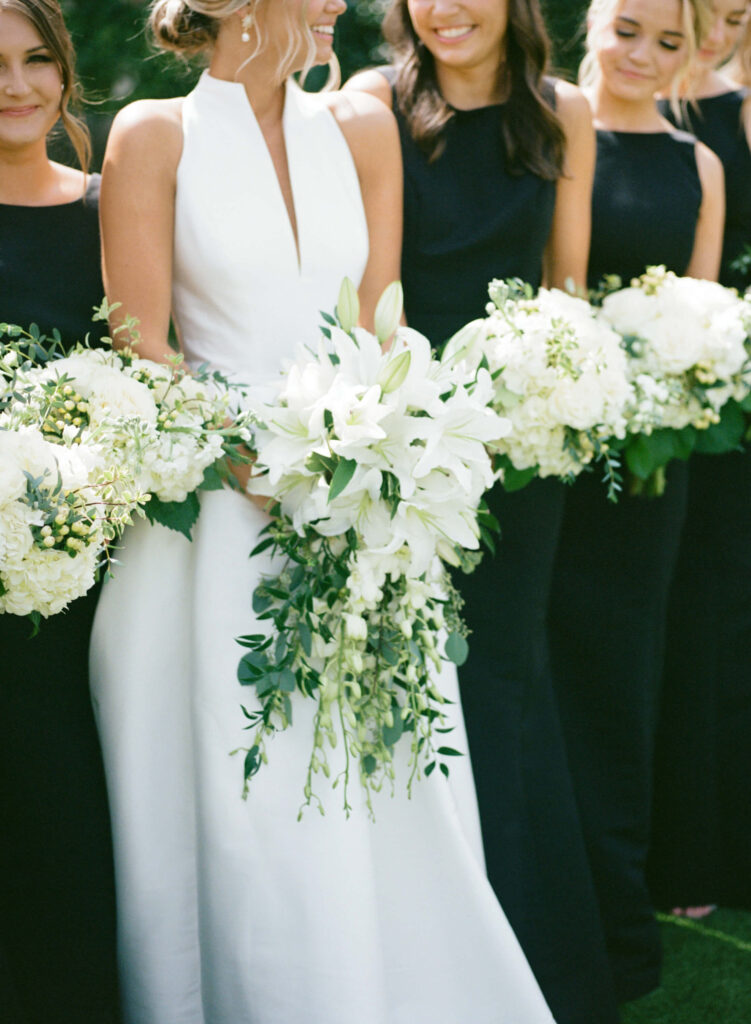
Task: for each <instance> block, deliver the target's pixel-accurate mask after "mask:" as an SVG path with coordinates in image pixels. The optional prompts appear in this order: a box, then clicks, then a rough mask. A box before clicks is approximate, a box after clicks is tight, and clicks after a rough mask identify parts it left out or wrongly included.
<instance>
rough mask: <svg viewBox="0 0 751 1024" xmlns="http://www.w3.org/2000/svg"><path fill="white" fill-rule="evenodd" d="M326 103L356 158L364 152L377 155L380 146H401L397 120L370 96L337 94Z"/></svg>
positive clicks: (354, 93) (330, 94)
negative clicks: (358, 152)
mask: <svg viewBox="0 0 751 1024" xmlns="http://www.w3.org/2000/svg"><path fill="white" fill-rule="evenodd" d="M326 103H327V105H328V107H329V109H330V110H331V112H332V114H333V115H334V117H335V118H336V121H337V123H338V125H339V127H340V128H341V130H342V132H343V134H344V137H345V139H346V140H347V142H348V143H349V146H350V148H351V149H352V152H353V154H355V156H356V155H357V151H361V150H362V149H363V148H366V149H368V150H371V151H374V152H377V150H378V147H380V146H384V147H387V148H388V147H390V146H392V145H397V146H398V144H399V133H398V130H397V127H396V118H395V117H394V115H393V114H392V112H391V111H390V110H389V109H388V108H387V107H386V106H385V105H384V104H383V103H382V102H381V101H380V100H378V99H376V98H375V97H374V96H372V95H370V94H369V93H366V92H359V91H357V90H355V89H352V90H347V91H340V92H333V93H329V94H328V95H327V96H326Z"/></svg>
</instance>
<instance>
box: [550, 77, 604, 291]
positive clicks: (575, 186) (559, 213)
mask: <svg viewBox="0 0 751 1024" xmlns="http://www.w3.org/2000/svg"><path fill="white" fill-rule="evenodd" d="M556 102H557V110H558V116H559V118H560V120H561V123H562V125H563V129H564V131H565V133H566V158H565V165H564V173H563V175H562V176H561V177H560V178H559V179H558V184H557V187H556V199H555V211H554V213H553V224H552V228H551V231H550V237H549V238H548V244H547V248H546V250H545V284H546V285H547V286H548V287H549V288H565V287H566V285H567V283H568V282H570V281H573V283H574V285H575V286H576V288H577V289H586V287H587V263H588V262H589V243H590V236H591V231H592V182H593V180H594V173H595V134H594V129H593V127H592V114H591V111H590V108H589V104H588V103H587V100H586V99H585V97H584V95H583V93H582V92H580V90H579V89H577V87H576V86H574V85H570V84H569V83H568V82H561V81H559V82H556Z"/></svg>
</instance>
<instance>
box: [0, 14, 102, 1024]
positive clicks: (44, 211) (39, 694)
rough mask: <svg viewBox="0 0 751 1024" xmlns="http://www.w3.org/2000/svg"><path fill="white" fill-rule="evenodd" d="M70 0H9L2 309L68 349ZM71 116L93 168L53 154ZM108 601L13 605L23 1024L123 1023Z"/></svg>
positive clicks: (74, 219)
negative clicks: (30, 616) (106, 731)
mask: <svg viewBox="0 0 751 1024" xmlns="http://www.w3.org/2000/svg"><path fill="white" fill-rule="evenodd" d="M77 92H78V86H77V84H76V81H75V77H74V54H73V50H72V46H71V41H70V37H69V35H68V32H67V30H66V28H65V25H64V24H63V18H62V14H61V12H60V8H59V5H58V3H57V0H0V320H2V321H6V322H10V323H18V324H21V325H22V326H28V325H29V323H30V322H32V321H33V322H36V323H37V324H38V325H39V326H40V328H41V329H42V330H43V331H49V330H51V329H52V328H53V327H57V328H59V329H60V331H61V334H62V336H63V340H64V342H65V343H66V344H72V343H73V342H74V341H75V340H76V339H79V338H82V337H83V336H84V335H85V334H86V332H87V330H88V329H89V327H90V326H91V323H90V321H91V312H92V307H93V306H94V305H97V304H99V303H100V302H101V300H102V294H103V287H102V281H101V275H100V269H99V229H98V223H97V198H98V191H99V179H98V176H95V175H87V174H86V173H85V170H86V168H87V165H88V157H89V140H88V135H87V133H86V129H85V127H84V125H83V124H82V123H81V122H80V121H78V120H77V119H76V118H75V117H74V116H73V114H72V113H71V111H70V103H71V100H72V99H75V98H76V96H77ZM58 121H62V124H63V127H64V129H65V131H66V132H67V134H68V136H69V137H70V139H71V142H72V143H73V146H74V147H75V150H76V152H77V154H78V159H79V161H80V164H81V167H82V168H83V169H84V170H83V171H81V170H73V169H71V168H68V167H63V166H61V165H60V164H56V163H53V162H51V161H50V160H49V159H48V157H47V151H46V142H47V137H48V135H49V133H50V132H51V131H52V129H53V127H54V126H55V124H56V123H57V122H58ZM95 602H96V596H95V595H94V594H93V593H92V594H90V595H88V596H86V597H84V598H81V599H79V600H78V601H76V602H75V603H74V604H73V605H72V606H71V607H70V608H69V609H68V611H67V612H66V613H64V614H61V615H59V616H56V617H54V618H51V619H48V620H46V621H44V622H43V623H42V626H41V631H40V634H39V636H37V637H35V638H34V639H30V638H29V637H30V632H31V626H30V623H29V622H28V621H26V620H24V619H21V618H16V617H14V616H12V615H0V651H2V671H1V672H0V820H2V838H1V839H0V947H2V948H1V949H0V986H2V992H0V1006H1V1007H2V1012H0V1016H2V1018H3V1020H12V1021H13V1022H14V1024H15V1022H16V1021H20V1022H22V1024H31V1022H33V1024H41V1022H42V1021H43V1022H44V1024H82V1022H84V1021H86V1022H92V1024H106V1022H111V1021H114V1020H116V1019H117V1011H116V1007H117V1002H118V997H117V984H116V967H115V950H114V946H115V938H114V936H115V921H114V883H113V877H112V863H111V861H112V851H111V845H110V832H109V817H108V810H107V798H106V794H105V788H104V779H103V773H102V765H101V757H100V752H99V746H98V742H97V737H96V730H95V727H94V721H93V717H92V712H91V705H90V701H89V691H88V667H87V660H88V640H89V632H90V626H91V620H92V617H93V614H94V605H95Z"/></svg>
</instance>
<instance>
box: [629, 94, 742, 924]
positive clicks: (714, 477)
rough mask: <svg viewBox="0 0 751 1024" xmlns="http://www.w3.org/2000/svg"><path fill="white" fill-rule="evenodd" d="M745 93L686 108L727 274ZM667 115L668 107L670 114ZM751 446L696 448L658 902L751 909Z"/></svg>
mask: <svg viewBox="0 0 751 1024" xmlns="http://www.w3.org/2000/svg"><path fill="white" fill-rule="evenodd" d="M746 95H747V93H746V91H745V90H738V91H733V92H727V93H723V94H721V95H719V96H712V97H708V98H706V99H702V100H699V101H698V103H697V104H696V106H694V105H693V104H690V105H689V106H688V108H687V111H686V113H687V117H688V121H689V125H690V127H691V129H692V131H694V133H695V134H696V135H697V136H698V137H699V138H700V139H701V140H702V142H704V143H705V144H706V145H708V146H709V147H710V149H712V150H714V152H715V153H716V154H717V155H718V156H719V157H720V159H721V160H722V163H723V167H724V170H725V192H726V205H727V215H726V223H725V238H724V244H723V259H722V270H721V274H720V280H721V282H722V284H725V285H728V286H730V287H736V288H740V289H741V290H742V289H744V288H745V287H747V286H749V285H751V276H749V275H748V274H743V273H741V272H739V271H738V270H736V269H734V268H733V267H732V263H733V262H734V260H735V259H736V257H737V256H738V255H739V254H740V253H741V252H742V251H743V249H744V247H745V246H746V245H749V244H751V151H749V146H748V142H747V138H746V132H745V128H744V125H743V123H742V120H741V118H742V107H743V102H744V99H745V98H746ZM664 112H665V113H666V115H669V111H668V110H665V111H664ZM750 508H751V452H750V451H749V450H748V449H746V451H744V452H738V453H732V454H728V455H721V456H715V455H701V454H699V455H694V456H693V457H692V459H691V475H690V481H689V496H688V512H687V518H686V523H685V525H684V528H683V533H682V537H681V549H680V555H679V558H678V565H677V569H676V574H675V579H674V582H673V587H672V590H671V596H670V607H669V616H668V639H667V652H666V665H665V676H664V682H663V687H664V690H663V701H662V712H661V722H660V729H659V733H658V746H657V762H656V773H655V813H654V829H653V837H652V850H651V853H650V864H649V868H650V882H651V885H652V891H653V895H654V898H655V900H656V901H657V902H658V905H664V906H667V907H672V906H691V905H693V906H696V905H704V904H708V903H723V904H725V905H727V906H738V907H747V908H748V907H751V870H750V869H749V866H750V865H751V746H750V745H749V742H748V738H749V736H751V670H749V667H748V652H749V650H751V599H750V598H749V594H750V593H751V584H750V583H749V581H750V580H751V527H750V526H749V509H750Z"/></svg>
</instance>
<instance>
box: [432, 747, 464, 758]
mask: <svg viewBox="0 0 751 1024" xmlns="http://www.w3.org/2000/svg"><path fill="white" fill-rule="evenodd" d="M438 753H439V754H441V755H442V756H443V757H463V756H464V755H463V754H462V752H461V750H455V749H454V748H453V747H439V748H438Z"/></svg>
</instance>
